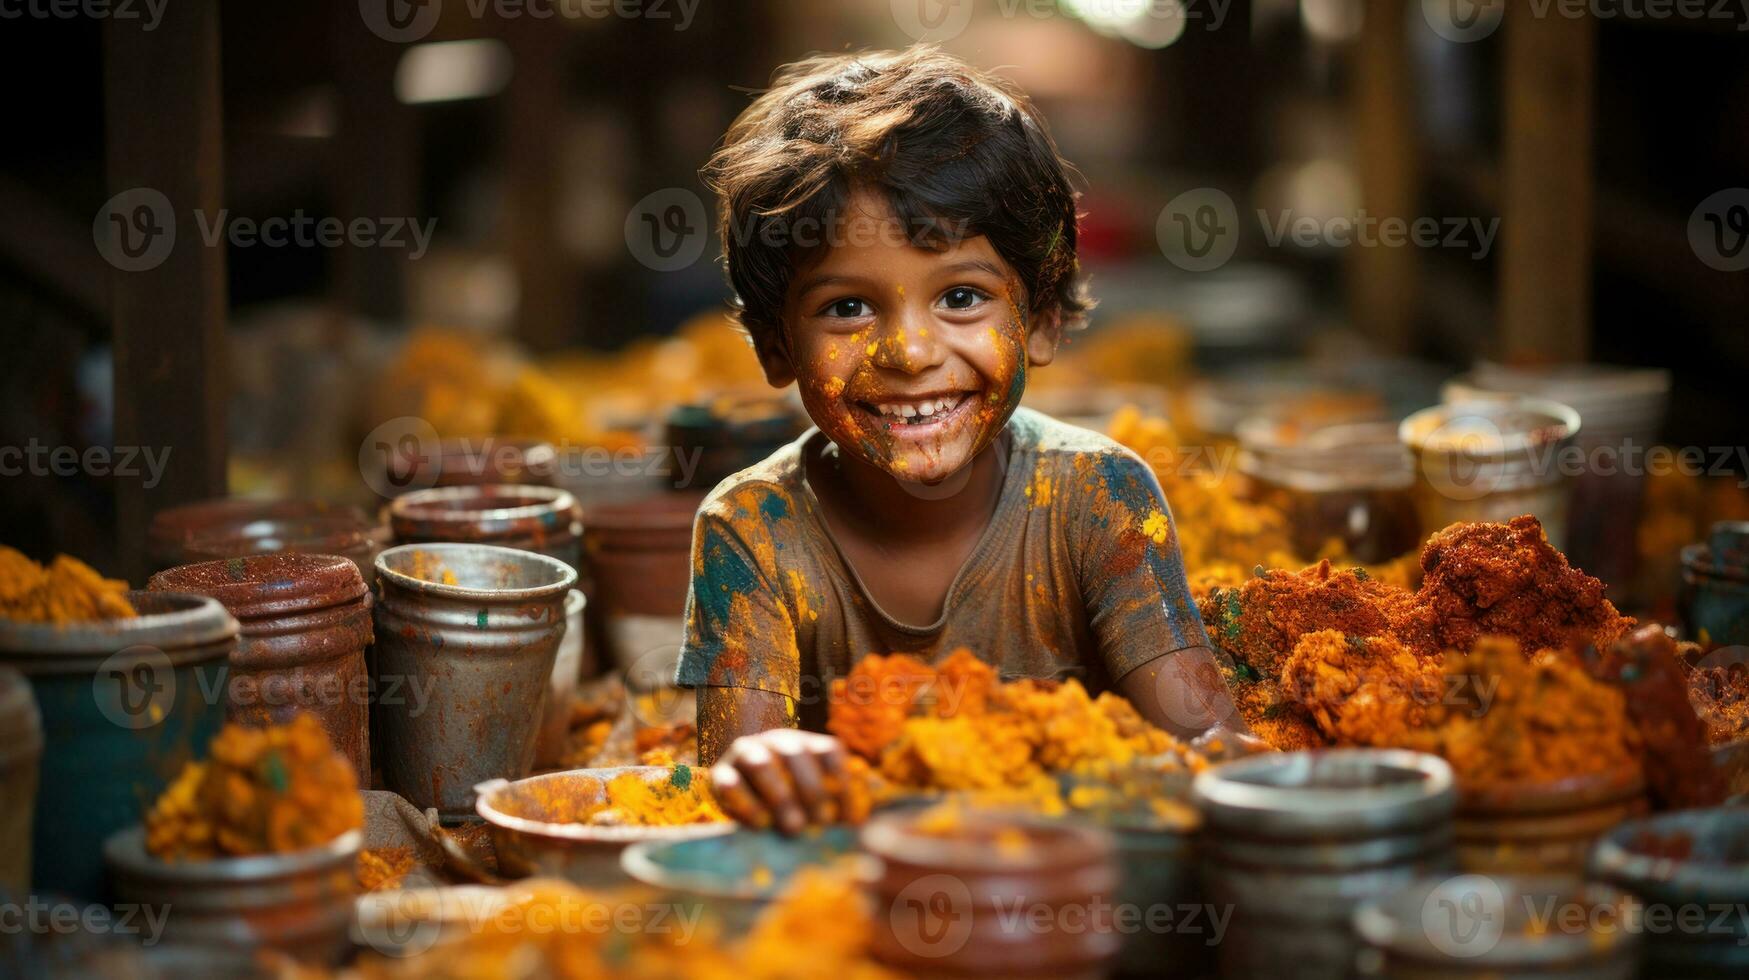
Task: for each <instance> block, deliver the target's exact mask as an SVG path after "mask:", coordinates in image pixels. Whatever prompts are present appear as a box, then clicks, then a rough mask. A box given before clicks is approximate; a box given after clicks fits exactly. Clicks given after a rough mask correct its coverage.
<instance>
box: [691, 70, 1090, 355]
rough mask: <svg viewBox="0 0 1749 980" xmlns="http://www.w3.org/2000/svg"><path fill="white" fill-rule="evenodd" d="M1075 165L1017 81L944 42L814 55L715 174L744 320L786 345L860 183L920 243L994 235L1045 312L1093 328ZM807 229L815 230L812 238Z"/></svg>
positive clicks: (732, 130) (785, 77)
mask: <svg viewBox="0 0 1749 980" xmlns="http://www.w3.org/2000/svg"><path fill="white" fill-rule="evenodd" d="M1070 171H1071V168H1070V166H1069V164H1068V162H1067V161H1065V160H1064V159H1063V158H1062V157H1061V156H1059V155H1058V154H1057V148H1056V144H1055V143H1054V142H1052V140H1051V137H1050V133H1049V132H1047V131H1046V128H1045V122H1044V118H1043V116H1041V115H1040V114H1039V112H1038V110H1037V109H1035V108H1034V107H1033V105H1032V103H1031V102H1030V101H1028V99H1027V98H1026V96H1025V95H1024V94H1023V93H1022V92H1020V90H1019V89H1017V88H1015V87H1014V86H1013V85H1011V84H1009V83H1007V82H1005V81H1003V80H1001V79H998V78H996V77H995V76H993V75H989V74H986V73H984V72H981V71H978V70H977V69H975V68H972V67H970V66H968V65H966V64H965V63H963V62H961V61H959V60H958V59H956V58H953V57H950V56H948V55H945V54H942V53H941V52H940V51H937V50H936V49H934V48H932V47H927V46H919V47H913V48H910V49H908V50H905V51H896V52H871V53H865V54H856V55H831V56H820V57H814V58H809V59H806V60H804V61H798V62H796V63H794V64H791V65H786V66H784V67H783V68H780V69H779V70H778V72H777V75H776V76H775V78H774V79H773V84H772V87H771V88H770V89H768V90H767V91H766V92H765V93H764V94H763V95H761V96H760V97H759V98H758V99H756V100H755V101H754V102H753V104H752V105H750V106H748V107H747V109H746V110H745V111H744V112H742V113H741V115H740V116H739V117H738V118H736V120H735V122H734V123H733V124H732V125H731V126H730V127H729V131H728V134H727V135H726V136H725V137H724V139H723V145H722V146H721V147H720V148H718V150H717V152H716V153H715V154H713V155H712V157H711V159H710V162H709V163H708V164H707V165H706V166H705V168H704V171H703V177H704V179H705V183H706V184H708V185H709V186H710V188H711V189H712V190H713V191H715V192H716V194H717V201H718V203H717V216H718V219H719V224H720V226H721V234H722V243H723V255H724V259H725V261H726V262H727V265H728V272H729V283H730V285H731V286H733V287H734V290H735V296H736V304H737V306H738V308H739V315H740V320H741V323H742V325H743V326H744V327H746V329H747V332H748V333H749V334H750V335H751V337H752V338H753V342H754V344H755V345H757V346H758V347H759V348H760V349H761V350H766V349H768V345H769V344H771V343H772V342H774V341H775V342H777V343H778V344H780V345H781V343H782V339H781V338H782V335H783V331H782V320H783V316H782V310H783V300H784V293H785V291H786V290H787V288H788V287H789V282H790V278H791V276H792V275H794V273H795V271H796V269H797V268H798V267H800V266H801V265H802V264H804V263H805V262H806V260H807V259H808V258H809V256H810V255H811V254H813V253H814V252H816V251H817V250H818V249H819V248H821V247H823V243H824V241H825V236H826V235H828V234H830V233H831V231H832V229H833V228H834V225H833V222H834V220H835V219H837V218H838V217H839V216H841V215H842V214H843V213H844V206H845V203H846V202H847V201H848V200H849V198H850V194H851V191H852V189H853V188H855V187H859V186H866V187H871V188H873V189H875V190H876V191H877V192H879V193H881V194H883V195H884V196H885V197H886V199H887V201H888V203H889V204H890V205H891V206H892V208H893V211H894V214H895V215H896V217H897V219H898V221H899V222H900V226H901V227H902V228H903V229H905V233H906V235H907V236H908V237H909V238H910V239H911V241H913V242H914V243H915V244H918V245H923V246H939V245H942V244H945V243H946V242H948V241H949V240H951V239H953V238H971V237H975V236H977V235H985V236H987V237H988V238H989V239H990V243H991V245H993V246H994V247H995V249H996V251H997V252H998V253H999V254H1000V255H1001V256H1002V258H1003V259H1004V260H1006V261H1007V262H1008V264H1009V265H1011V266H1013V267H1014V269H1015V271H1016V272H1017V273H1019V275H1020V280H1021V283H1022V285H1024V286H1025V288H1026V293H1027V297H1028V305H1029V306H1031V307H1032V309H1031V311H1030V312H1032V313H1037V312H1041V311H1049V310H1052V309H1053V308H1054V309H1055V310H1056V311H1057V312H1058V314H1059V315H1060V317H1061V322H1062V326H1063V327H1064V328H1073V327H1077V326H1080V325H1081V324H1082V323H1083V321H1085V319H1086V314H1087V310H1088V309H1090V308H1091V307H1092V305H1093V304H1092V301H1091V300H1090V299H1089V298H1088V296H1087V290H1086V284H1085V283H1084V282H1083V280H1082V277H1081V275H1080V268H1079V265H1078V264H1077V262H1076V251H1075V249H1076V235H1075V217H1076V216H1075V192H1074V190H1073V189H1072V188H1071V187H1070V184H1069V173H1070ZM803 229H812V233H811V234H804V232H803Z"/></svg>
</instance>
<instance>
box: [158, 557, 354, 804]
mask: <svg viewBox="0 0 1749 980" xmlns="http://www.w3.org/2000/svg"><path fill="white" fill-rule="evenodd" d="M147 587H148V588H150V589H151V590H152V591H154V592H190V593H194V594H197V595H204V596H210V597H212V598H214V599H217V600H218V601H219V602H220V603H221V604H223V605H224V607H225V608H226V609H227V610H229V611H230V613H231V615H233V616H235V617H236V618H237V622H238V623H239V624H240V626H241V631H242V633H241V636H240V638H239V639H238V642H237V648H236V650H235V651H234V652H233V653H232V654H231V676H230V678H229V683H227V684H226V685H225V691H226V702H225V703H226V714H227V716H228V718H229V719H230V720H231V721H234V722H237V723H239V724H243V725H248V726H251V727H255V728H261V727H265V726H268V725H282V724H285V723H286V722H289V721H290V720H291V719H292V717H293V716H294V715H296V714H298V713H300V712H308V713H310V714H313V715H315V716H316V719H317V720H318V721H320V722H321V723H322V728H323V729H324V730H325V731H326V732H327V733H328V737H329V739H331V740H332V741H333V742H334V747H335V748H336V749H337V750H339V751H340V752H341V753H342V754H343V755H345V756H346V758H347V760H348V761H350V762H351V763H352V767H353V770H354V771H356V772H357V773H358V780H359V783H358V784H359V785H360V786H369V785H370V783H371V773H370V708H369V705H370V673H369V671H368V670H367V669H366V666H365V656H364V651H365V648H366V647H368V646H369V645H370V643H371V639H372V636H371V612H370V608H371V599H370V593H369V592H368V591H366V589H365V585H364V578H363V576H361V575H360V574H359V572H358V567H357V566H356V565H355V564H353V562H352V560H351V559H349V558H343V557H341V556H339V555H306V554H299V553H295V552H287V553H283V554H272V555H252V556H249V557H244V558H230V559H225V560H220V561H209V562H202V563H200V564H197V565H183V566H181V567H179V568H172V569H169V570H168V571H163V572H159V573H158V574H156V575H154V576H152V579H151V581H150V582H148V583H147Z"/></svg>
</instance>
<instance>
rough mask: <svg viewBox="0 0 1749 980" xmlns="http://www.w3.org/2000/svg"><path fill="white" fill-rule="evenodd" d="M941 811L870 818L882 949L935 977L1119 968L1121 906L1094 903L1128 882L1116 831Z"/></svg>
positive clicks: (898, 962)
mask: <svg viewBox="0 0 1749 980" xmlns="http://www.w3.org/2000/svg"><path fill="white" fill-rule="evenodd" d="M931 822H932V821H931V818H929V817H928V816H927V815H924V816H919V815H918V814H917V813H914V812H897V813H885V814H880V815H877V816H876V817H875V818H874V819H872V820H870V821H869V823H868V825H867V826H866V827H864V828H863V832H862V847H863V850H864V851H866V852H867V853H868V854H870V855H871V856H873V857H874V858H875V859H876V860H878V861H879V865H878V873H877V874H876V876H875V878H874V880H873V883H872V885H871V886H870V888H869V891H870V893H871V894H872V897H873V899H874V935H873V937H872V951H873V955H874V957H875V959H876V960H878V961H880V962H881V963H883V964H885V965H887V966H889V967H892V968H894V969H897V970H900V971H905V972H908V973H915V974H922V975H927V976H931V977H973V976H977V977H988V976H996V977H1098V976H1103V975H1104V974H1105V973H1106V971H1107V970H1109V969H1110V967H1111V965H1112V963H1113V962H1114V960H1115V958H1116V957H1117V954H1118V949H1119V947H1120V946H1121V945H1122V941H1123V935H1122V934H1121V933H1120V932H1119V931H1118V930H1117V929H1116V923H1115V922H1114V921H1113V920H1114V919H1115V917H1114V916H1108V917H1105V918H1103V919H1102V918H1101V917H1099V916H1097V915H1096V914H1095V913H1096V911H1097V910H1098V909H1100V908H1105V909H1110V908H1111V907H1112V906H1111V903H1112V901H1113V896H1114V895H1115V894H1116V891H1117V888H1118V882H1119V873H1118V868H1117V862H1116V860H1115V858H1114V851H1115V848H1114V845H1113V843H1112V840H1111V837H1110V836H1109V835H1107V834H1106V833H1104V832H1103V831H1099V830H1096V829H1094V828H1091V827H1087V826H1084V825H1080V824H1069V823H1051V822H1044V821H1039V820H1035V819H1029V818H1026V817H1023V816H1019V815H1013V816H1009V815H1003V814H983V813H977V812H968V813H965V814H963V815H962V816H960V817H958V818H957V819H956V821H955V826H953V827H952V828H951V829H943V828H940V827H937V826H932V825H931ZM1016 910H1019V912H1020V914H1018V915H1016V914H1015V912H1016ZM1039 922H1043V923H1047V925H1046V926H1044V927H1040V926H1039V925H1037V923H1039Z"/></svg>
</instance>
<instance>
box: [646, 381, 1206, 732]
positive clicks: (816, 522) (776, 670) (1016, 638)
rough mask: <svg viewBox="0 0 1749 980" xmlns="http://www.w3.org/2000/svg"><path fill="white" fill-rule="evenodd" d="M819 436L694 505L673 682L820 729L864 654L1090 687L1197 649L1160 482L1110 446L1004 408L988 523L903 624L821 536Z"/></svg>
mask: <svg viewBox="0 0 1749 980" xmlns="http://www.w3.org/2000/svg"><path fill="white" fill-rule="evenodd" d="M824 438H825V437H824V436H823V435H821V434H820V432H819V431H818V430H809V431H808V432H807V433H805V434H804V435H802V436H801V437H800V438H799V439H797V440H796V441H795V442H793V443H791V444H789V445H787V446H785V447H783V448H782V449H779V450H778V451H777V452H776V453H773V454H772V455H771V456H770V457H768V458H767V459H765V460H764V461H762V462H760V463H759V464H757V465H755V466H753V467H750V468H748V469H746V470H743V471H741V472H740V473H737V474H735V475H734V476H731V477H730V478H728V479H727V480H724V481H723V482H722V483H720V484H718V485H717V487H716V489H715V490H713V491H712V492H711V494H710V495H709V496H708V497H707V498H706V499H705V501H704V503H703V505H702V506H701V507H700V509H699V513H698V518H697V521H696V523H695V525H694V528H693V541H692V585H691V589H690V591H689V594H688V596H687V603H686V641H685V645H684V647H683V649H682V652H681V657H680V665H679V669H678V681H679V683H680V684H681V685H683V686H687V687H698V686H719V687H745V688H755V689H758V690H761V691H769V692H771V693H774V694H782V695H784V696H786V697H789V698H793V699H795V700H796V701H797V702H798V704H799V706H800V720H801V723H802V724H803V726H804V727H809V728H816V729H817V728H820V727H822V725H823V723H824V704H825V696H824V695H825V692H827V691H829V690H830V684H831V682H832V680H833V679H834V678H837V677H842V676H844V675H845V674H847V673H849V671H850V668H851V667H852V666H853V665H854V664H855V662H856V661H857V660H859V659H861V658H862V657H863V656H866V655H867V654H870V653H881V654H886V653H908V654H912V655H914V656H917V657H918V658H919V659H922V660H924V661H926V662H927V661H933V660H936V659H937V658H940V657H945V656H946V655H947V654H948V653H949V652H950V651H952V650H954V649H956V648H959V647H966V648H969V649H970V650H971V651H972V652H973V653H975V654H976V655H977V656H978V657H980V658H981V659H983V660H985V661H987V662H989V663H991V664H993V665H995V667H996V668H997V670H998V673H999V674H1000V675H1001V676H1002V678H1003V679H1004V680H1009V679H1014V678H1019V677H1033V678H1062V677H1077V678H1080V679H1081V680H1082V682H1083V683H1084V684H1086V685H1088V687H1089V688H1090V689H1093V690H1100V689H1103V688H1105V687H1108V686H1110V684H1111V683H1112V682H1114V681H1115V680H1116V679H1118V678H1120V677H1122V676H1123V675H1124V674H1127V673H1128V672H1130V671H1131V670H1134V669H1135V668H1137V667H1139V666H1141V665H1142V664H1144V663H1146V662H1148V661H1149V660H1152V659H1154V658H1155V657H1159V656H1163V655H1165V654H1170V653H1173V652H1176V651H1178V650H1182V649H1184V648H1186V647H1191V646H1201V645H1204V644H1206V643H1207V639H1206V636H1205V634H1204V632H1203V626H1202V621H1201V619H1200V618H1199V617H1198V615H1197V611H1196V604H1195V603H1194V602H1192V601H1191V598H1190V591H1189V589H1188V587H1187V586H1186V584H1185V579H1184V567H1183V561H1182V559H1181V558H1180V556H1179V552H1178V540H1177V536H1176V532H1175V529H1174V527H1173V524H1172V520H1171V517H1170V513H1169V511H1168V510H1167V506H1166V500H1165V497H1164V495H1163V494H1162V493H1161V492H1160V484H1159V482H1158V481H1157V480H1156V479H1155V478H1154V474H1153V472H1152V471H1151V470H1149V469H1148V466H1147V464H1145V463H1144V462H1142V460H1141V458H1140V457H1138V456H1136V454H1135V453H1133V452H1131V451H1130V450H1128V449H1126V448H1124V447H1123V446H1121V445H1119V444H1117V443H1116V442H1113V441H1112V440H1110V439H1108V438H1106V437H1104V436H1102V435H1099V434H1097V433H1094V432H1089V431H1087V430H1085V429H1080V428H1076V427H1074V426H1071V425H1066V424H1064V423H1062V422H1058V421H1056V420H1055V419H1052V418H1050V417H1049V416H1046V415H1042V414H1039V413H1038V412H1034V411H1031V410H1029V409H1025V408H1022V409H1018V410H1017V411H1016V412H1015V413H1014V416H1013V417H1012V418H1011V419H1010V420H1009V423H1008V427H1007V439H1006V443H1007V446H1006V451H1005V453H1004V455H1003V456H1002V457H999V458H1000V459H1002V460H1003V461H1004V462H1005V464H1006V465H1005V469H1004V473H1003V483H1002V489H1001V494H1000V497H999V498H998V500H997V503H996V508H995V511H994V513H993V514H992V515H991V518H990V524H989V526H988V527H987V528H986V529H985V530H984V534H983V536H982V537H981V538H980V539H979V541H978V544H977V546H976V548H975V549H974V550H973V551H972V554H971V557H970V558H968V559H967V561H966V563H965V565H964V566H963V567H962V568H961V569H960V571H959V574H958V575H957V576H956V577H955V579H954V580H953V584H952V585H951V586H950V587H949V588H948V592H947V599H946V602H945V603H944V604H943V609H942V613H941V616H940V618H939V619H938V620H937V621H936V622H934V623H930V624H928V625H926V626H918V625H914V624H908V623H903V622H899V621H897V620H895V619H894V618H893V617H891V616H889V615H888V614H887V613H886V612H885V611H884V610H882V609H881V607H880V605H879V604H878V603H876V602H875V600H874V599H873V598H872V597H871V596H870V595H869V593H868V591H867V589H865V588H864V587H863V584H862V581H861V579H860V578H859V577H858V575H857V573H856V570H855V569H853V568H852V567H851V566H850V564H849V562H848V561H847V560H846V559H845V558H844V556H843V554H842V553H841V552H840V550H839V548H838V546H837V544H836V542H835V540H834V538H833V535H832V533H831V531H830V530H829V529H828V527H827V525H826V522H825V519H824V516H823V515H822V513H821V505H820V502H819V500H818V499H817V498H816V497H815V496H814V492H813V490H812V489H811V488H810V486H809V485H808V481H807V475H806V472H805V466H804V460H805V459H806V458H808V456H809V455H810V454H813V453H815V452H817V451H818V449H819V448H820V447H821V443H820V440H823V439H824ZM997 451H999V452H1002V451H1003V446H1002V443H998V444H997Z"/></svg>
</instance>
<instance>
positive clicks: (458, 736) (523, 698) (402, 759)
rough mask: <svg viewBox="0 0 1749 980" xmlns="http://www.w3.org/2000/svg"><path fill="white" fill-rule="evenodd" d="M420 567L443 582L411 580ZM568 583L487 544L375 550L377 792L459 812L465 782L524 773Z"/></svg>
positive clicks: (568, 575)
mask: <svg viewBox="0 0 1749 980" xmlns="http://www.w3.org/2000/svg"><path fill="white" fill-rule="evenodd" d="M402 499H406V498H402ZM426 563H429V565H430V566H431V569H430V570H429V571H424V572H423V574H441V573H440V571H439V570H441V571H447V572H448V573H449V577H451V578H453V580H454V584H445V582H443V581H429V580H426V579H423V578H419V577H416V575H415V573H416V572H421V569H420V567H419V566H420V565H421V564H426ZM576 582H577V573H576V572H575V571H573V570H572V569H571V566H569V565H567V564H565V563H564V562H562V561H559V560H557V559H554V558H550V557H547V556H545V555H538V554H535V553H533V552H529V551H520V550H514V549H510V548H496V547H491V546H488V545H478V544H419V545H403V546H401V547H398V548H390V549H389V550H387V551H385V552H383V553H382V554H380V555H378V556H377V588H378V591H379V593H380V594H379V596H378V601H377V604H376V636H377V643H376V669H377V680H378V682H379V686H378V699H379V700H378V702H377V704H376V709H375V716H376V719H377V726H376V731H377V734H378V736H379V737H380V738H381V739H382V741H383V745H382V751H381V752H379V753H378V755H379V758H380V759H381V760H382V764H383V771H382V774H383V780H384V782H385V783H386V784H387V788H388V789H391V790H393V791H395V792H397V793H399V794H401V795H402V796H404V797H406V798H407V800H408V801H409V802H411V803H412V804H413V805H414V806H416V807H419V808H420V809H424V808H427V807H436V808H437V809H438V811H439V812H440V813H441V814H442V815H443V816H444V817H448V818H463V817H466V816H467V815H468V814H470V813H472V812H473V803H474V786H476V785H477V784H479V783H482V782H485V781H487V780H489V779H518V778H521V777H522V776H525V775H527V774H528V771H529V767H530V766H531V765H532V763H533V762H534V749H535V739H536V738H537V737H538V735H539V734H540V707H541V702H542V700H543V699H544V698H545V697H546V693H547V688H548V687H549V685H551V683H552V676H553V662H554V661H555V660H556V659H557V658H558V654H559V641H560V640H561V639H562V638H563V636H564V633H565V596H566V594H567V593H568V592H570V591H571V588H572V586H574V585H575V584H576ZM390 684H398V685H399V686H400V690H399V691H398V692H396V691H391V690H390V689H389V685H390Z"/></svg>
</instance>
